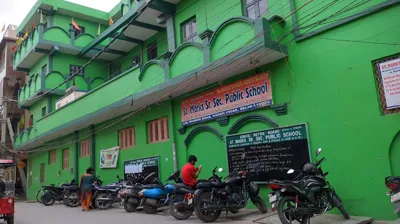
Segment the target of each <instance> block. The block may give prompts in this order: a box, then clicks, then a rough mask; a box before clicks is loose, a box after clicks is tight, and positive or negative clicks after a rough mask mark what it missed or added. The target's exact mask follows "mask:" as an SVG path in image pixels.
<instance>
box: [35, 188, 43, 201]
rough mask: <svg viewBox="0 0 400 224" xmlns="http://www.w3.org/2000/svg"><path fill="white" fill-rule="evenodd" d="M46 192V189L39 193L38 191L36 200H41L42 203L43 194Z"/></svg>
mask: <svg viewBox="0 0 400 224" xmlns="http://www.w3.org/2000/svg"><path fill="white" fill-rule="evenodd" d="M43 194H44V189H43V188H42V189H40V190H39V191H38V192H37V193H36V201H37V202H39V203H40V204H42V196H43Z"/></svg>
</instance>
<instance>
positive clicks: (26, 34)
mask: <svg viewBox="0 0 400 224" xmlns="http://www.w3.org/2000/svg"><path fill="white" fill-rule="evenodd" d="M28 36H29V33H28V30H27V31H26V32H25V35H24V39H26V38H28Z"/></svg>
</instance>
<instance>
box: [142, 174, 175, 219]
mask: <svg viewBox="0 0 400 224" xmlns="http://www.w3.org/2000/svg"><path fill="white" fill-rule="evenodd" d="M155 174H156V173H152V174H150V175H151V176H153V175H155ZM169 180H173V181H175V183H182V182H183V181H182V179H181V178H179V171H176V172H175V173H173V174H172V175H171V176H170V177H169V178H168V179H167V181H169ZM154 182H155V183H154V184H149V185H144V186H143V187H144V189H143V190H141V191H140V192H139V194H138V195H139V197H140V198H141V204H142V205H143V210H144V211H145V212H146V213H147V214H154V213H156V212H157V210H158V208H160V207H165V206H168V197H167V195H168V192H167V191H166V188H170V187H171V186H172V184H167V185H165V186H164V185H163V184H162V183H161V181H160V180H159V179H158V178H154Z"/></svg>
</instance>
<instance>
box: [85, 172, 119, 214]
mask: <svg viewBox="0 0 400 224" xmlns="http://www.w3.org/2000/svg"><path fill="white" fill-rule="evenodd" d="M117 179H118V182H114V183H112V184H109V185H107V186H100V185H97V184H95V185H94V189H93V190H94V194H93V199H92V201H94V205H95V206H94V207H95V208H98V209H100V210H105V209H108V208H110V207H111V206H112V204H114V203H118V202H119V203H121V202H122V199H121V196H120V194H119V191H120V190H121V189H123V188H125V187H126V182H124V181H123V180H122V179H119V176H117Z"/></svg>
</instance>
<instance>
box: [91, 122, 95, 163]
mask: <svg viewBox="0 0 400 224" xmlns="http://www.w3.org/2000/svg"><path fill="white" fill-rule="evenodd" d="M95 146H96V138H95V130H94V125H90V167H91V168H93V169H94V168H95V167H94V166H95V159H96V155H95V151H96V150H95Z"/></svg>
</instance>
